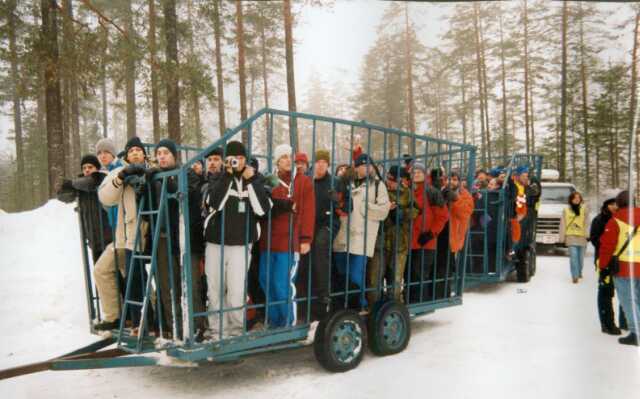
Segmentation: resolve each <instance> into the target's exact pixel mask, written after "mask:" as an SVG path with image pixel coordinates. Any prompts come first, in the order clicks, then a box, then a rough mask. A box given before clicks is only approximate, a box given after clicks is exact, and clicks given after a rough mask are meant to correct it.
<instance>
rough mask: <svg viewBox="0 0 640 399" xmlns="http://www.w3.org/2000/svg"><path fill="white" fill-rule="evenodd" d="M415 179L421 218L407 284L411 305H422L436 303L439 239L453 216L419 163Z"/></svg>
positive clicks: (415, 230) (415, 229) (417, 219)
mask: <svg viewBox="0 0 640 399" xmlns="http://www.w3.org/2000/svg"><path fill="white" fill-rule="evenodd" d="M412 175H413V187H414V188H413V190H414V191H413V195H414V198H415V204H414V206H415V207H416V208H417V210H418V215H417V216H416V217H415V219H413V231H412V237H411V253H410V257H409V259H410V260H409V263H408V267H407V271H406V278H405V281H406V282H407V284H409V289H408V291H409V302H408V303H419V302H425V301H429V300H431V299H432V292H433V290H432V288H433V277H434V275H435V261H436V245H437V239H438V235H439V234H440V233H441V232H442V229H443V228H444V226H445V224H446V223H447V220H449V212H448V210H447V206H446V204H445V201H444V198H443V197H442V193H441V192H440V190H439V189H438V188H436V187H434V186H433V185H431V184H428V183H427V182H426V180H427V176H426V168H425V166H424V164H422V163H420V162H415V163H414V164H413V167H412Z"/></svg>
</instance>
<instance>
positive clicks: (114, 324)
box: [93, 319, 120, 331]
mask: <svg viewBox="0 0 640 399" xmlns="http://www.w3.org/2000/svg"><path fill="white" fill-rule="evenodd" d="M93 328H95V329H96V330H97V331H109V330H115V329H116V328H120V319H115V320H114V321H106V320H104V321H101V322H100V323H97V324H95V325H94V326H93Z"/></svg>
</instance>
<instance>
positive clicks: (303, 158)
mask: <svg viewBox="0 0 640 399" xmlns="http://www.w3.org/2000/svg"><path fill="white" fill-rule="evenodd" d="M295 162H296V163H298V162H304V163H306V164H307V165H309V157H307V154H305V153H304V152H299V153H297V154H296V159H295Z"/></svg>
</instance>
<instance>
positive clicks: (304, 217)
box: [260, 172, 316, 252]
mask: <svg viewBox="0 0 640 399" xmlns="http://www.w3.org/2000/svg"><path fill="white" fill-rule="evenodd" d="M277 178H278V179H277V184H276V186H275V187H273V188H272V190H271V200H272V201H273V211H272V213H271V242H270V243H269V239H268V238H269V237H268V235H267V234H264V235H263V237H262V238H261V239H260V250H261V251H266V250H267V249H268V248H269V244H271V247H270V249H271V251H272V252H289V251H293V252H300V244H311V242H312V241H313V233H314V226H315V221H316V199H315V194H314V191H313V183H312V181H311V178H310V177H309V176H305V175H303V174H300V173H298V174H296V176H295V179H294V181H293V195H292V196H291V195H290V190H291V173H290V172H288V173H283V172H280V173H278V175H277ZM294 204H295V208H296V209H295V211H294V210H293V205H294ZM261 226H262V230H263V231H264V232H265V233H266V232H267V231H268V227H269V221H268V220H267V219H265V220H263V221H262V222H261ZM291 227H293V233H292V234H289V233H290V231H291V229H290V228H291Z"/></svg>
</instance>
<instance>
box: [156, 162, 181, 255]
mask: <svg viewBox="0 0 640 399" xmlns="http://www.w3.org/2000/svg"><path fill="white" fill-rule="evenodd" d="M178 168H179V166H178V165H176V166H175V167H174V168H171V169H166V170H162V169H159V168H156V169H155V170H156V171H157V172H158V173H160V172H169V171H171V170H175V169H178ZM162 180H163V179H152V180H151V181H150V182H149V185H150V189H151V193H152V196H153V209H160V203H159V201H160V197H161V195H162ZM166 181H167V183H166V188H167V194H175V193H176V192H177V191H178V176H169V177H167V178H166ZM166 206H167V207H168V209H167V211H168V212H167V213H168V214H169V228H170V232H171V247H172V253H173V254H174V256H178V255H179V254H180V204H179V203H178V200H177V199H175V198H167V199H166ZM166 227H167V225H166V221H165V222H164V223H163V224H162V225H161V226H160V234H161V235H162V236H163V237H167V231H166ZM152 234H153V233H152Z"/></svg>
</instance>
